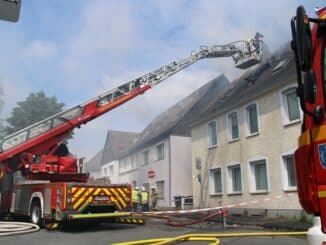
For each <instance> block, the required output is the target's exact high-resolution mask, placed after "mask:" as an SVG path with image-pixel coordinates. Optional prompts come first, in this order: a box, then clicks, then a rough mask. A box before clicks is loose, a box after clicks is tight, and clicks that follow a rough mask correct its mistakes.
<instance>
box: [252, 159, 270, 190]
mask: <svg viewBox="0 0 326 245" xmlns="http://www.w3.org/2000/svg"><path fill="white" fill-rule="evenodd" d="M258 161H265V165H266V177H267V189H264V190H257V189H256V176H255V172H254V171H253V167H252V165H253V163H254V162H258ZM248 177H249V178H248V179H249V193H250V194H267V193H269V192H270V190H271V182H270V177H269V165H268V159H267V157H264V156H256V157H253V158H251V159H249V160H248Z"/></svg>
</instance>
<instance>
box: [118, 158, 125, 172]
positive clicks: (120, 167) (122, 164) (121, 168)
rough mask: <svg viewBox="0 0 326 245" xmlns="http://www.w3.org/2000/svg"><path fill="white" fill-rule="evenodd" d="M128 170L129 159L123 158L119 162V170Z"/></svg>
mask: <svg viewBox="0 0 326 245" xmlns="http://www.w3.org/2000/svg"><path fill="white" fill-rule="evenodd" d="M126 171H127V159H126V158H123V159H122V160H121V161H120V162H119V172H120V173H123V172H126Z"/></svg>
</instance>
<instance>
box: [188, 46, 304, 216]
mask: <svg viewBox="0 0 326 245" xmlns="http://www.w3.org/2000/svg"><path fill="white" fill-rule="evenodd" d="M296 86H297V85H296V72H295V64H294V57H293V54H292V51H291V50H290V48H289V47H287V48H284V49H282V50H281V51H279V52H278V53H277V54H275V55H274V56H272V57H271V58H269V59H268V60H267V61H266V62H264V63H263V64H261V65H259V66H258V67H257V68H255V69H254V70H250V71H248V72H246V73H244V75H242V76H241V77H240V78H239V79H236V80H235V81H233V82H232V83H230V85H229V87H228V89H227V90H226V91H225V92H224V93H223V94H221V95H219V96H217V97H216V98H215V99H214V101H212V102H211V103H210V104H208V105H207V106H206V107H205V108H202V113H200V114H199V115H198V117H197V118H196V119H194V122H193V123H192V129H191V134H192V163H193V164H192V166H193V167H192V170H193V175H194V176H196V177H197V179H196V180H194V182H193V192H194V194H193V195H194V205H195V206H200V207H214V206H218V205H219V204H220V203H223V205H234V204H238V206H237V207H241V209H238V211H239V212H243V211H244V210H246V212H252V213H255V212H256V213H257V212H258V213H261V212H266V210H268V212H270V213H271V214H276V213H278V214H282V213H284V212H286V213H289V212H292V211H298V212H299V211H300V210H301V207H300V204H299V201H298V198H297V195H293V196H286V195H284V194H289V193H294V194H296V193H295V192H296V176H295V164H294V150H295V148H296V146H297V138H298V135H299V133H300V128H301V125H300V123H301V111H300V107H299V101H298V98H297V97H296ZM264 200H265V201H264ZM239 204H241V206H239Z"/></svg>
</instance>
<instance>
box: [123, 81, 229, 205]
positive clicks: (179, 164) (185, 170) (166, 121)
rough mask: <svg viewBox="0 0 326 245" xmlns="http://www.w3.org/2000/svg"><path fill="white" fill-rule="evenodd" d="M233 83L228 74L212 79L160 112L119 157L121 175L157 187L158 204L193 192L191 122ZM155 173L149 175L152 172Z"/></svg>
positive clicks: (170, 202) (147, 185)
mask: <svg viewBox="0 0 326 245" xmlns="http://www.w3.org/2000/svg"><path fill="white" fill-rule="evenodd" d="M228 85H229V82H228V80H227V79H226V77H225V76H224V75H221V76H219V77H217V78H216V79H214V80H212V81H210V82H208V83H207V84H205V85H204V86H202V87H201V88H199V89H198V90H197V91H195V92H194V93H192V94H190V95H189V96H187V97H186V98H184V99H182V100H181V101H180V102H178V103H177V104H176V105H174V106H172V107H171V108H169V109H168V110H167V111H165V112H163V113H162V114H160V115H159V116H157V117H156V118H155V119H154V120H153V121H152V122H151V123H150V124H149V125H148V126H147V127H146V128H145V129H144V130H143V131H142V132H141V133H140V135H138V137H137V138H136V139H135V141H134V143H133V144H132V145H131V147H130V148H129V149H128V150H127V151H126V153H125V154H124V155H123V156H122V157H121V158H120V159H119V179H120V181H122V182H128V183H131V184H133V185H134V186H144V187H145V188H146V189H147V190H149V191H150V189H151V188H150V187H155V188H156V189H157V192H158V195H159V202H158V205H159V206H161V207H172V206H174V201H173V200H174V197H175V196H191V195H192V193H193V191H192V186H193V184H192V182H193V178H192V170H191V135H190V126H189V124H190V122H191V121H192V119H193V117H194V115H196V114H198V113H199V112H200V110H201V108H202V106H203V105H206V104H207V103H208V102H209V101H210V100H212V98H214V97H215V96H216V95H217V94H219V93H221V92H222V91H223V89H224V88H226V87H227V86H228ZM149 171H151V172H152V173H154V174H155V177H154V178H153V179H149V178H148V172H149Z"/></svg>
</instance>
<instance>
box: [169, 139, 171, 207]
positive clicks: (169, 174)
mask: <svg viewBox="0 0 326 245" xmlns="http://www.w3.org/2000/svg"><path fill="white" fill-rule="evenodd" d="M171 165H172V164H171V135H170V136H169V207H171V199H172V197H171V175H172V173H171Z"/></svg>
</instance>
